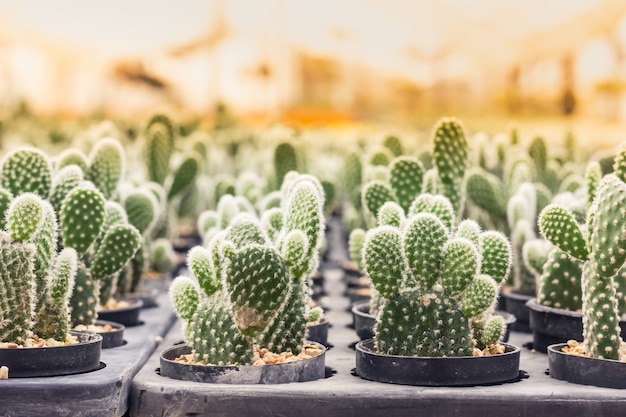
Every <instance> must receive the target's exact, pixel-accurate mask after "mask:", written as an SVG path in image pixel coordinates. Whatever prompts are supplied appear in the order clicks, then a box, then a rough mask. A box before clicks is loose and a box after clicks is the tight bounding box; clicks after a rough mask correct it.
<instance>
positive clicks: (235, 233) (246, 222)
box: [224, 214, 269, 248]
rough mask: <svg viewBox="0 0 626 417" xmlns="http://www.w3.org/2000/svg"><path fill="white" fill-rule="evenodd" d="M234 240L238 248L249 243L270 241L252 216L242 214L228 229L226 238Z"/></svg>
mask: <svg viewBox="0 0 626 417" xmlns="http://www.w3.org/2000/svg"><path fill="white" fill-rule="evenodd" d="M224 239H225V240H228V241H230V242H232V243H233V244H234V245H235V247H236V248H243V247H245V246H248V245H252V244H255V245H266V244H267V243H268V242H269V241H268V237H267V234H266V233H265V231H264V230H263V228H262V227H261V225H260V224H259V222H258V221H257V220H256V219H255V218H254V217H252V216H249V215H247V214H240V215H239V216H238V217H236V218H235V219H234V220H233V221H232V223H231V225H230V226H228V229H226V236H225V238H224Z"/></svg>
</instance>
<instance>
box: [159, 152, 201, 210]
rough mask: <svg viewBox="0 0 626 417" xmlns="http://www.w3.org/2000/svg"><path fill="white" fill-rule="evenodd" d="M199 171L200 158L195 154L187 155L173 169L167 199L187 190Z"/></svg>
mask: <svg viewBox="0 0 626 417" xmlns="http://www.w3.org/2000/svg"><path fill="white" fill-rule="evenodd" d="M199 171H200V159H199V157H198V156H197V155H196V154H191V155H187V156H186V157H185V158H184V159H183V162H181V164H180V165H179V166H178V168H177V169H176V170H175V171H174V176H173V178H172V183H171V185H170V187H169V191H168V193H167V199H168V200H172V199H173V198H174V197H175V196H177V195H180V194H181V193H183V192H184V191H185V190H187V189H188V188H189V187H190V186H191V185H192V184H193V182H194V181H195V180H196V177H197V176H198V173H199Z"/></svg>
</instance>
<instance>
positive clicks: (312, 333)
mask: <svg viewBox="0 0 626 417" xmlns="http://www.w3.org/2000/svg"><path fill="white" fill-rule="evenodd" d="M329 326H330V323H329V322H328V320H326V319H325V318H322V320H321V321H320V322H319V323H317V324H313V325H310V326H307V334H306V338H307V339H308V340H310V341H311V342H317V343H319V344H321V345H324V346H325V347H328V327H329Z"/></svg>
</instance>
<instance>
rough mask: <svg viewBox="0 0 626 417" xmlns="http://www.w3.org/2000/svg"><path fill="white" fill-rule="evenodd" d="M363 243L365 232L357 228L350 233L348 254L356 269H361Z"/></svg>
mask: <svg viewBox="0 0 626 417" xmlns="http://www.w3.org/2000/svg"><path fill="white" fill-rule="evenodd" d="M364 241H365V230H363V229H360V228H357V229H353V230H352V231H351V232H350V236H349V238H348V253H349V254H350V259H352V261H354V263H356V265H357V268H359V269H361V268H362V264H361V251H362V250H363V242H364Z"/></svg>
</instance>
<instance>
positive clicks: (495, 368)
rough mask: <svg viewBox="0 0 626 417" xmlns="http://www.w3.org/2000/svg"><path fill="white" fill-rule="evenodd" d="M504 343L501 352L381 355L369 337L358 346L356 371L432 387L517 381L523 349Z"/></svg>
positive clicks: (365, 375) (365, 376)
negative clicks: (453, 356) (472, 354)
mask: <svg viewBox="0 0 626 417" xmlns="http://www.w3.org/2000/svg"><path fill="white" fill-rule="evenodd" d="M505 346H506V352H505V353H503V354H501V355H492V356H464V357H456V358H430V357H412V356H395V355H382V354H380V353H376V351H375V350H374V340H373V339H368V340H363V341H361V342H359V343H358V344H357V345H356V372H357V374H359V376H360V377H361V378H363V379H369V380H372V381H378V382H386V383H389V384H403V385H421V386H430V387H442V386H445V387H453V386H473V385H487V384H495V383H502V382H508V381H514V380H516V379H517V378H518V376H519V360H520V349H519V348H518V347H516V346H513V345H506V344H505Z"/></svg>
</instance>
